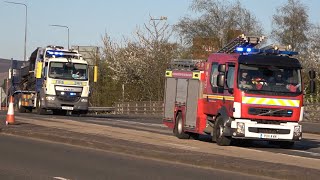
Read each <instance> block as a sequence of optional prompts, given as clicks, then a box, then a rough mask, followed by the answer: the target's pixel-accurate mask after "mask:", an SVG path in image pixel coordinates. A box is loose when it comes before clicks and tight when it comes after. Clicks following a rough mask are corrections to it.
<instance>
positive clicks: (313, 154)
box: [292, 150, 320, 156]
mask: <svg viewBox="0 0 320 180" xmlns="http://www.w3.org/2000/svg"><path fill="white" fill-rule="evenodd" d="M292 151H295V152H299V153H305V154H310V155H311V156H320V153H315V152H308V151H300V150H292Z"/></svg>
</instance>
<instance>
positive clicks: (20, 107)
mask: <svg viewBox="0 0 320 180" xmlns="http://www.w3.org/2000/svg"><path fill="white" fill-rule="evenodd" d="M18 98H19V99H18V104H17V106H18V111H19V113H25V112H26V111H27V110H26V108H25V107H23V106H22V99H21V97H20V96H19V97H18Z"/></svg>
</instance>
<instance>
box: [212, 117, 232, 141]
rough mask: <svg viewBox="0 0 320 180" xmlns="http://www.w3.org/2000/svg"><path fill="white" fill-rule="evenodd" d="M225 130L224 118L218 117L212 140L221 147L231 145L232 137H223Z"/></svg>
mask: <svg viewBox="0 0 320 180" xmlns="http://www.w3.org/2000/svg"><path fill="white" fill-rule="evenodd" d="M224 128H225V124H224V120H223V119H222V117H218V118H217V120H216V123H215V125H214V129H213V137H212V140H213V141H216V143H217V144H218V145H220V146H229V145H230V144H231V137H226V136H224V135H223V131H224Z"/></svg>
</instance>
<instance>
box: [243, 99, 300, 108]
mask: <svg viewBox="0 0 320 180" xmlns="http://www.w3.org/2000/svg"><path fill="white" fill-rule="evenodd" d="M242 103H244V104H257V105H271V106H289V107H299V104H300V100H292V99H275V98H259V97H242Z"/></svg>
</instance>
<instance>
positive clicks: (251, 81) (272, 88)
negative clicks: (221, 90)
mask: <svg viewBox="0 0 320 180" xmlns="http://www.w3.org/2000/svg"><path fill="white" fill-rule="evenodd" d="M238 87H239V89H241V90H252V91H268V92H281V93H301V72H300V69H299V68H288V67H276V66H261V65H244V64H240V66H239V70H238Z"/></svg>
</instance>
